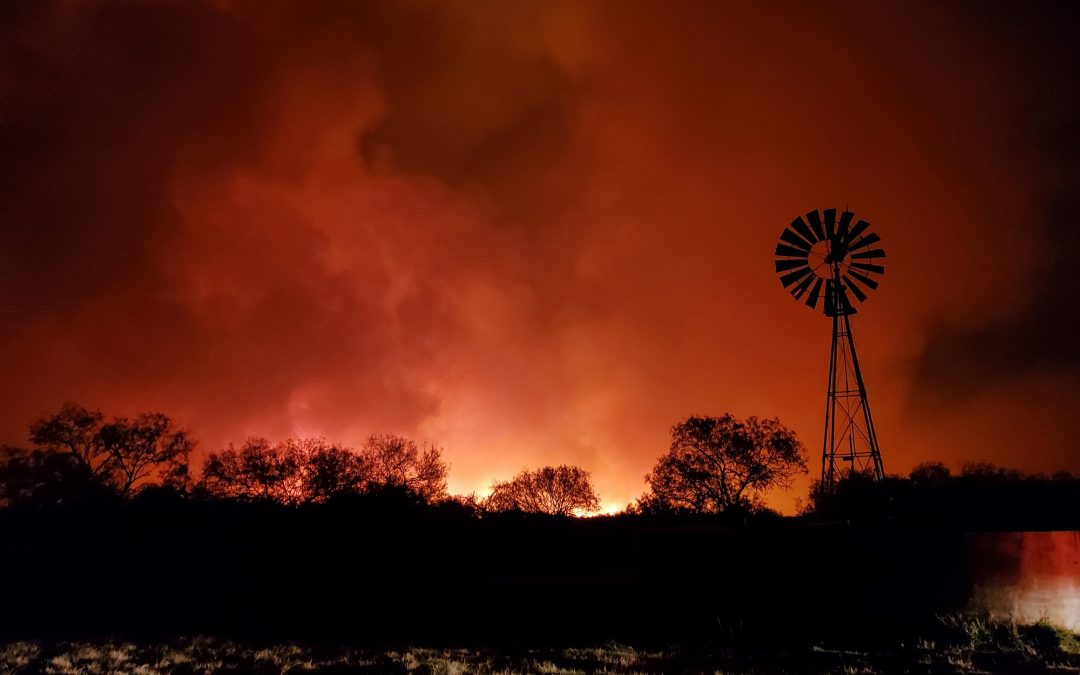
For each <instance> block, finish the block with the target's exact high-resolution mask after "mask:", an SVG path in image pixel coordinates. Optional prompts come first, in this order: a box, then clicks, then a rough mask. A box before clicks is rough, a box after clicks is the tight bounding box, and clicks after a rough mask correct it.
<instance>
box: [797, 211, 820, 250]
mask: <svg viewBox="0 0 1080 675" xmlns="http://www.w3.org/2000/svg"><path fill="white" fill-rule="evenodd" d="M791 227H792V228H794V229H795V231H796V232H798V233H799V234H801V235H802V236H803V238H804V239H806V241H808V242H810V243H811V244H813V243H814V242H816V241H818V238H817V237H815V236H814V233H813V232H811V231H810V228H809V227H807V226H806V223H805V222H804V221H803V219H802V216H799V217H798V218H796V219H795V220H793V221H791Z"/></svg>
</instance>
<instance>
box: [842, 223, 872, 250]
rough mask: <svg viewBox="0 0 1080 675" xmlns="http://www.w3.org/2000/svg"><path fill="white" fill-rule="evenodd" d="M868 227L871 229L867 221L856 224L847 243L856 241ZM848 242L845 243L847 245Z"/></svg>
mask: <svg viewBox="0 0 1080 675" xmlns="http://www.w3.org/2000/svg"><path fill="white" fill-rule="evenodd" d="M868 227H870V223H868V222H866V221H865V220H860V221H859V222H857V223H855V227H853V228H851V231H850V232H848V235H847V241H854V240H855V237H857V236H859V235H860V234H862V233H863V232H865V231H866V228H868ZM847 241H845V242H844V243H845V244H846V243H847Z"/></svg>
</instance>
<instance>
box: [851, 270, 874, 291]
mask: <svg viewBox="0 0 1080 675" xmlns="http://www.w3.org/2000/svg"><path fill="white" fill-rule="evenodd" d="M847 273H848V276H850V277H851V278H853V279H855V280H856V281H858V282H860V283H862V285H863V286H867V287H869V288H871V289H873V290H877V287H878V282H876V281H874V280H873V279H871V278H870V277H868V276H864V275H862V274H859V273H858V272H856V271H855V270H848V271H847Z"/></svg>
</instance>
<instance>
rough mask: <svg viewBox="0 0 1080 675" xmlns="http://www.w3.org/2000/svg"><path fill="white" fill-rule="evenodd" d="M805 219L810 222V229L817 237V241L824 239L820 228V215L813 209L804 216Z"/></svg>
mask: <svg viewBox="0 0 1080 675" xmlns="http://www.w3.org/2000/svg"><path fill="white" fill-rule="evenodd" d="M806 219H807V220H809V221H810V227H812V228H814V234H816V235H817V238H818V240H819V241H820V240H821V239H824V238H825V230H824V229H822V227H821V214H820V213H818V212H817V210H816V209H815V210H813V211H811V212H809V213H807V214H806Z"/></svg>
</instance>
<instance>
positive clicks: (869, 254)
mask: <svg viewBox="0 0 1080 675" xmlns="http://www.w3.org/2000/svg"><path fill="white" fill-rule="evenodd" d="M851 257H852V258H884V257H885V249H881V248H872V249H870V250H869V251H863V252H862V253H852V254H851Z"/></svg>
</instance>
